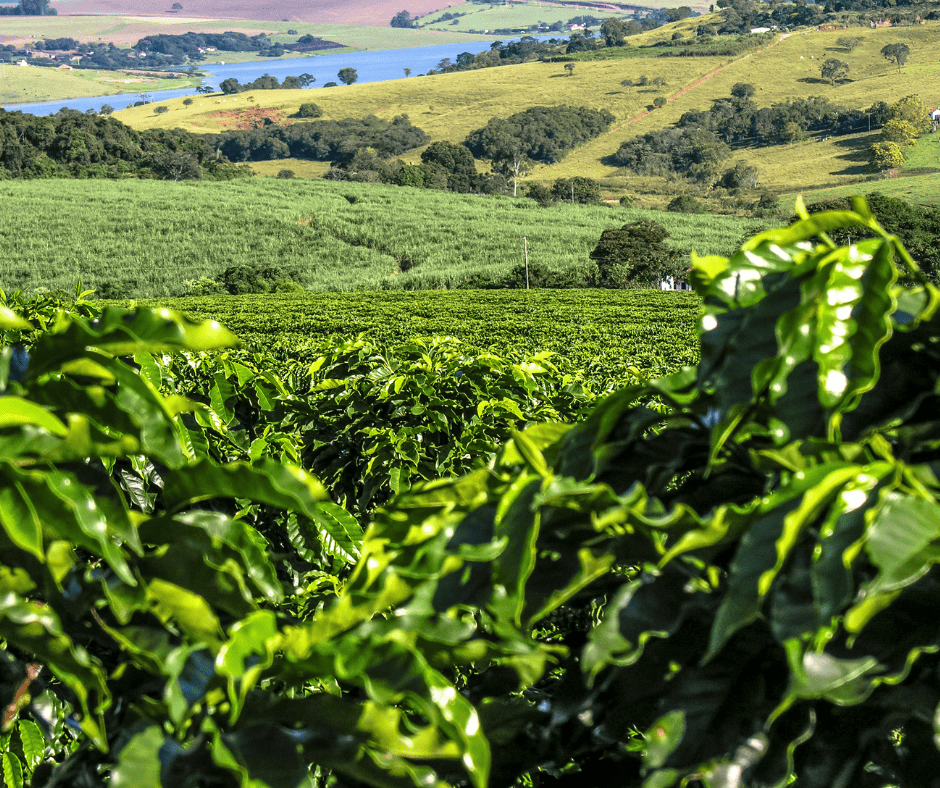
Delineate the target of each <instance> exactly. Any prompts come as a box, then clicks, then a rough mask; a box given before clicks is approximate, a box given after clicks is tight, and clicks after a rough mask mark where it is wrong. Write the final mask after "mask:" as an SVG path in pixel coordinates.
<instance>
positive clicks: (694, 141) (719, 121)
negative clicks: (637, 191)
mask: <svg viewBox="0 0 940 788" xmlns="http://www.w3.org/2000/svg"><path fill="white" fill-rule="evenodd" d="M753 94H754V87H753V85H749V84H745V83H738V84H736V85H735V86H734V87H733V88H732V95H731V97H730V98H727V99H719V100H717V101H715V102H714V103H713V106H712V107H711V109H707V110H690V111H688V112H686V113H685V114H683V115H682V117H681V118H679V121H678V123H677V124H676V126H674V127H670V128H666V129H662V130H659V131H653V132H649V133H647V134H644V135H642V136H638V137H634V138H633V139H632V140H628V141H626V142H624V143H623V144H622V145H621V146H620V148H619V149H618V150H617V152H616V153H614V154H613V155H612V156H610V157H609V162H610V163H612V164H615V165H618V166H621V167H627V168H629V169H631V170H633V171H634V172H637V173H639V174H643V175H668V174H675V173H678V174H683V173H684V174H687V175H690V176H691V177H692V178H693V179H695V180H699V181H704V180H713V179H714V178H715V177H716V176H717V172H718V165H719V164H720V163H721V162H722V161H723V160H724V159H726V158H727V157H728V156H730V154H731V148H732V147H743V146H748V147H753V146H758V147H759V146H767V145H781V144H786V143H790V142H796V141H798V140H801V139H804V138H805V137H806V136H807V135H808V134H810V133H821V134H826V135H835V134H850V133H852V132H857V131H861V130H863V129H868V128H873V129H874V128H880V127H881V126H882V125H884V123H885V122H886V121H887V120H888V119H889V115H890V108H889V107H888V105H887V104H886V103H885V102H883V101H880V102H876V103H875V104H873V105H872V106H871V107H869V108H868V109H867V110H858V109H846V108H845V107H840V106H837V105H835V104H833V103H832V102H831V101H829V100H828V99H826V98H821V97H819V96H810V97H808V98H800V99H795V100H793V101H786V102H782V103H780V104H775V105H773V106H772V107H760V108H758V107H757V105H756V104H755V103H754V102H753V101H752V100H751V96H753Z"/></svg>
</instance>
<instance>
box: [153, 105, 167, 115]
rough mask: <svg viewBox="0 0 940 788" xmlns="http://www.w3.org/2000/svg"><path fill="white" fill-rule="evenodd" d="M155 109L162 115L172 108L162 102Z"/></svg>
mask: <svg viewBox="0 0 940 788" xmlns="http://www.w3.org/2000/svg"><path fill="white" fill-rule="evenodd" d="M153 111H154V113H155V114H157V115H162V114H163V113H165V112H169V111H170V108H169V107H168V106H167V105H166V104H160V105H158V106H156V107H154V108H153Z"/></svg>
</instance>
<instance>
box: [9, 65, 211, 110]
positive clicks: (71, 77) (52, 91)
mask: <svg viewBox="0 0 940 788" xmlns="http://www.w3.org/2000/svg"><path fill="white" fill-rule="evenodd" d="M124 79H126V80H130V81H129V82H127V83H122V82H118V81H117V80H124ZM199 82H200V80H198V79H196V80H193V79H159V78H156V77H148V76H144V75H142V74H128V73H126V72H123V71H91V70H86V69H74V70H72V71H60V70H58V69H57V68H42V67H40V66H11V65H0V104H17V103H24V102H31V101H58V100H60V99H61V100H65V99H68V98H77V97H80V96H103V95H108V96H112V95H119V94H122V93H142V92H148V93H149V92H152V91H156V90H171V89H174V88H186V87H193V88H195V87H196V86H197V85H198V84H199Z"/></svg>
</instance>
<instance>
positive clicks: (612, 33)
mask: <svg viewBox="0 0 940 788" xmlns="http://www.w3.org/2000/svg"><path fill="white" fill-rule="evenodd" d="M629 30H630V28H629V26H628V25H627V22H626V20H623V19H615V18H610V19H605V20H604V22H603V23H602V24H601V38H603V39H604V42H605V43H606V44H607V46H609V47H621V46H623V43H624V39H625V38H626V37H627V36H628V35H630V33H629Z"/></svg>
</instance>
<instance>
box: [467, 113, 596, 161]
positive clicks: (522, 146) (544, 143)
mask: <svg viewBox="0 0 940 788" xmlns="http://www.w3.org/2000/svg"><path fill="white" fill-rule="evenodd" d="M613 122H614V116H613V115H612V114H611V113H610V112H609V111H607V110H606V109H602V110H595V109H591V108H590V107H571V106H567V105H562V106H557V107H530V108H529V109H527V110H524V111H523V112H517V113H516V114H515V115H510V116H509V117H508V118H491V119H490V121H489V122H488V123H487V124H486V126H484V127H483V128H482V129H477V130H475V131H472V132H470V134H468V135H467V139H466V141H465V142H464V144H465V145H466V146H467V147H468V148H469V149H470V151H471V152H472V153H473V155H474V156H476V157H477V158H478V159H489V160H491V161H493V162H494V164H495V165H496V166H500V165H502V164H503V163H505V162H506V160H507V159H513V158H517V157H519V156H523V157H524V158H526V159H528V160H529V161H533V162H541V163H543V164H554V163H555V162H559V161H561V160H562V159H563V158H564V157H565V156H566V155H567V154H568V152H569V151H571V150H573V149H574V148H575V147H577V146H578V145H581V144H582V143H584V142H587V141H588V140H591V139H594V138H595V137H597V136H599V135H600V134H602V133H603V132H605V131H607V129H608V128H610V125H611V124H612V123H613Z"/></svg>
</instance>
